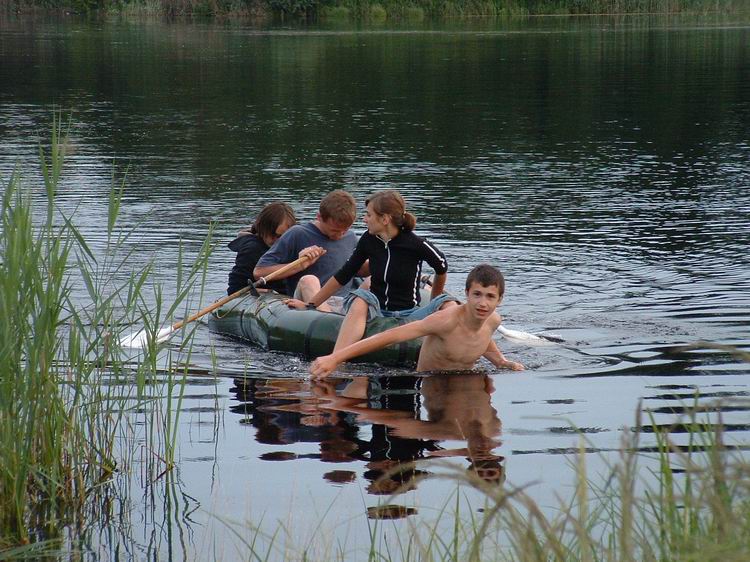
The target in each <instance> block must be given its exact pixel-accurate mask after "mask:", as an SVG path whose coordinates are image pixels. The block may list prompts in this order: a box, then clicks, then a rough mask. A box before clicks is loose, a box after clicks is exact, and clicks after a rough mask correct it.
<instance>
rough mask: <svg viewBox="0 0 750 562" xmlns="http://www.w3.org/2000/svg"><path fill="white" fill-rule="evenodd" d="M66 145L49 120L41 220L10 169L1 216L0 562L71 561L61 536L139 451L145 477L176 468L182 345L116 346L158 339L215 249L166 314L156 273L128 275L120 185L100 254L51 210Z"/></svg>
mask: <svg viewBox="0 0 750 562" xmlns="http://www.w3.org/2000/svg"><path fill="white" fill-rule="evenodd" d="M64 144H65V132H64V129H63V126H62V124H61V123H60V121H59V119H57V118H56V119H55V123H54V125H53V133H52V142H51V146H50V147H49V148H48V150H46V151H45V150H42V149H40V168H41V176H42V179H43V182H41V183H43V185H44V196H43V197H42V199H43V200H44V201H45V208H44V211H43V212H42V213H38V212H37V209H36V208H35V205H34V201H35V200H38V199H40V197H38V195H37V194H35V193H34V192H33V190H31V189H26V188H24V187H23V185H22V178H21V177H20V174H19V173H17V172H16V173H14V174H13V175H12V176H11V177H10V179H9V180H8V181H7V184H6V185H5V186H4V187H5V192H4V194H3V197H2V209H0V221H1V224H2V229H1V230H0V309H1V310H3V314H0V342H1V343H0V459H2V465H1V466H0V557H4V558H6V557H9V556H14V557H26V556H33V555H37V556H38V555H41V553H43V552H47V551H55V550H58V549H63V550H66V551H68V552H70V551H72V550H75V545H74V544H72V543H71V542H70V541H73V542H75V538H71V535H70V534H68V535H67V539H66V540H67V541H68V544H63V537H65V536H66V534H65V532H64V530H65V529H76V528H82V527H85V526H86V524H87V523H88V521H87V520H86V518H87V506H90V505H91V504H92V502H94V500H95V499H96V497H97V496H100V495H102V494H105V495H106V493H107V487H108V486H109V485H110V483H111V477H112V474H113V473H114V472H115V471H118V470H129V469H130V466H129V460H128V459H130V458H132V457H133V449H134V448H135V447H136V446H140V447H143V448H145V450H146V454H147V455H148V456H149V458H150V459H157V460H158V462H156V463H154V468H153V471H154V472H155V474H152V475H150V476H149V478H152V479H153V478H155V477H157V476H158V474H159V473H160V472H163V471H164V470H168V469H169V468H171V466H173V463H174V450H175V440H176V435H175V429H174V428H175V426H176V421H177V416H178V415H179V407H180V396H181V394H180V393H179V392H175V389H177V390H178V391H179V385H181V384H182V380H183V375H181V373H180V369H181V367H178V366H179V365H184V364H186V363H187V361H184V360H180V359H179V358H182V357H184V356H187V357H188V358H189V354H190V338H189V337H187V338H186V339H185V340H184V343H183V345H182V346H180V348H179V349H178V350H177V351H176V352H175V351H170V352H168V353H167V354H166V357H165V354H164V352H163V351H160V350H159V348H158V346H157V344H156V342H155V341H154V340H153V339H152V340H151V341H150V342H149V345H147V346H146V347H145V348H144V349H142V350H139V352H138V354H137V356H135V357H133V356H131V355H132V354H131V352H130V351H129V350H128V351H124V350H122V349H120V348H119V346H118V345H117V339H118V337H119V334H120V332H122V331H123V329H124V327H126V326H129V325H138V326H146V327H147V328H149V329H150V330H151V332H152V333H154V334H155V333H156V331H157V330H158V328H159V327H160V326H161V325H162V324H163V323H164V321H165V320H164V319H166V318H170V317H171V316H172V315H173V314H175V313H176V311H177V310H178V307H181V306H186V307H187V306H189V305H190V304H191V303H190V300H191V297H192V296H193V294H194V293H195V292H196V289H197V290H198V291H200V290H202V286H203V285H202V282H203V277H202V276H203V275H205V267H206V263H207V258H208V255H209V253H210V250H211V243H210V237H209V238H208V239H207V240H206V242H205V243H204V245H203V248H202V249H201V250H200V252H199V255H198V257H197V258H196V260H195V262H194V263H193V264H192V265H190V266H189V267H184V266H183V265H182V259H180V260H179V261H180V263H179V264H177V268H178V271H179V274H178V296H177V298H176V299H175V302H174V304H172V305H171V306H169V307H166V306H162V299H161V289H160V287H159V285H158V284H155V283H154V282H153V281H152V273H153V272H152V266H151V264H148V265H145V266H143V267H141V268H139V269H136V270H132V271H131V270H130V269H129V266H128V264H129V261H128V256H129V255H130V254H129V253H128V252H127V244H126V243H127V241H128V240H129V238H130V237H131V236H132V234H133V232H132V231H131V232H124V233H123V232H120V230H119V229H118V227H117V216H118V212H119V208H120V203H121V200H122V194H123V186H122V184H120V185H119V186H118V185H117V184H116V183H115V182H114V181H113V188H112V190H111V193H110V197H109V208H108V217H107V227H106V228H107V237H106V244H105V246H104V248H99V249H97V250H96V251H94V250H93V249H92V248H91V247H90V246H89V244H88V243H87V242H86V240H85V239H84V238H83V236H82V235H81V233H80V231H79V230H78V228H77V227H76V226H75V224H74V218H75V217H68V216H65V215H64V214H63V213H62V212H61V211H60V210H59V209H58V208H57V206H56V204H55V200H56V195H57V192H58V190H59V189H60V185H61V180H62V176H63V159H64V154H63V153H64V151H63V150H61V149H60V147H61V146H64ZM149 291H151V293H152V294H150V293H149ZM81 295H85V296H84V297H82V296H81ZM198 298H200V294H199V297H198ZM185 334H186V335H187V336H189V332H188V331H185ZM174 353H177V354H178V358H175V357H173V355H174ZM165 365H166V367H165ZM159 373H161V375H158V374H159ZM175 394H176V395H177V398H176V399H173V398H172V397H173V395H175ZM142 411H148V412H151V416H150V417H148V416H147V418H146V423H145V424H143V425H142V426H141V425H139V427H138V428H136V425H135V424H132V423H131V422H130V419H131V417H132V416H133V415H134V413H135V412H142ZM141 431H142V432H144V433H143V434H139V432H141ZM137 444H139V445H137ZM104 516H106V514H104ZM73 535H74V533H73ZM24 545H26V546H24ZM3 549H6V550H5V552H1V551H2V550H3Z"/></svg>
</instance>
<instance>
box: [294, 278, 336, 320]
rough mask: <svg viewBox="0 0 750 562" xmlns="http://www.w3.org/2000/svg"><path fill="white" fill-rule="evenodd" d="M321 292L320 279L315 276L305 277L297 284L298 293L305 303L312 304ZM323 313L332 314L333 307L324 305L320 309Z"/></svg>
mask: <svg viewBox="0 0 750 562" xmlns="http://www.w3.org/2000/svg"><path fill="white" fill-rule="evenodd" d="M318 291H320V279H318V278H317V277H315V275H305V276H303V277H302V278H301V279H300V280H299V283H297V292H298V293H299V295H300V297H301V298H300V300H301V301H304V302H310V301H311V300H312V298H313V297H314V296H315V295H317V294H318ZM318 310H320V311H321V312H331V307H330V306H328V304H326V303H323V304H321V305H320V306H319V307H318Z"/></svg>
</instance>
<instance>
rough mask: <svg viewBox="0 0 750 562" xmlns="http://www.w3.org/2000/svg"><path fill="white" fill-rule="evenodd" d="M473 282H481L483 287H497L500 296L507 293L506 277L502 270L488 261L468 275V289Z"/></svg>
mask: <svg viewBox="0 0 750 562" xmlns="http://www.w3.org/2000/svg"><path fill="white" fill-rule="evenodd" d="M472 283H479V284H480V285H481V286H482V287H492V286H493V285H494V286H495V287H497V289H498V294H499V296H501V297H502V296H503V295H504V294H505V278H504V277H503V274H502V273H500V270H499V269H497V268H496V267H492V266H491V265H490V264H488V263H481V264H479V265H478V266H476V267H475V268H474V269H472V270H471V271H470V272H469V275H468V277H466V290H467V291H468V290H469V289H470V288H471V284H472Z"/></svg>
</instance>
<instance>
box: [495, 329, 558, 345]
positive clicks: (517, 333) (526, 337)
mask: <svg viewBox="0 0 750 562" xmlns="http://www.w3.org/2000/svg"><path fill="white" fill-rule="evenodd" d="M497 331H498V332H500V333H501V334H502V336H503V337H504V338H507V339H509V340H513V341H517V342H523V343H527V344H530V345H540V344H547V343H549V341H548V340H546V339H544V338H540V337H539V336H535V335H534V334H530V333H528V332H522V331H521V330H511V329H510V328H506V327H505V326H500V327H499V328H498V329H497Z"/></svg>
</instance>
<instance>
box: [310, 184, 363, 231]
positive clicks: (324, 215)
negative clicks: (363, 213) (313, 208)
mask: <svg viewBox="0 0 750 562" xmlns="http://www.w3.org/2000/svg"><path fill="white" fill-rule="evenodd" d="M319 211H320V218H321V219H322V220H324V221H333V222H335V223H336V224H339V225H346V226H351V225H352V224H354V219H356V218H357V203H356V202H355V201H354V197H352V195H351V193H347V192H346V191H344V190H343V189H337V190H335V191H331V193H329V194H328V195H326V196H325V197H323V200H322V201H321V202H320V208H319Z"/></svg>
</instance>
